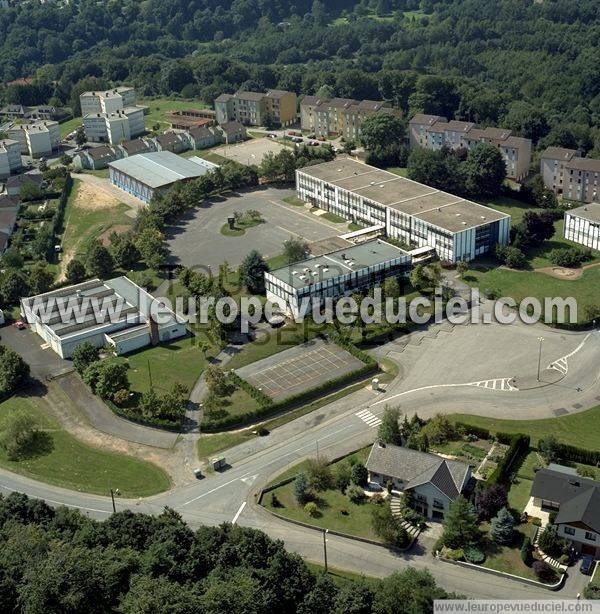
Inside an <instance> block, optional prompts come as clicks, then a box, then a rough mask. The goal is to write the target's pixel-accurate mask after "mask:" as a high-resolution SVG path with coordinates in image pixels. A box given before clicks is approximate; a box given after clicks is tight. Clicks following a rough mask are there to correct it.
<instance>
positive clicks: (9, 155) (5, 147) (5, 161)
mask: <svg viewBox="0 0 600 614" xmlns="http://www.w3.org/2000/svg"><path fill="white" fill-rule="evenodd" d="M22 167H23V164H22V162H21V144H20V143H19V141H13V140H11V139H0V179H6V178H7V177H10V175H12V174H13V173H15V172H17V171H18V170H20V169H21V168H22Z"/></svg>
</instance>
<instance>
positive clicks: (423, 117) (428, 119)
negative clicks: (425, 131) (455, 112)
mask: <svg viewBox="0 0 600 614" xmlns="http://www.w3.org/2000/svg"><path fill="white" fill-rule="evenodd" d="M438 121H442V122H445V123H446V122H448V120H447V119H446V118H445V117H442V116H441V115H427V114H425V113H417V114H416V115H415V116H414V117H413V118H412V119H411V120H410V121H409V122H408V123H409V124H425V125H427V126H432V125H433V124H435V123H436V122H438Z"/></svg>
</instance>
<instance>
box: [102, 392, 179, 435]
mask: <svg viewBox="0 0 600 614" xmlns="http://www.w3.org/2000/svg"><path fill="white" fill-rule="evenodd" d="M102 400H103V401H104V403H106V405H108V406H109V407H110V409H111V410H112V411H113V413H115V414H116V415H117V416H119V418H123V419H124V420H129V421H130V422H135V423H136V424H141V425H143V426H147V427H150V428H156V429H163V430H165V431H180V430H181V427H182V425H183V418H182V419H181V420H179V421H177V422H174V421H173V420H163V419H161V418H155V419H153V420H146V419H145V418H143V417H142V416H140V415H139V414H138V413H136V411H135V409H126V408H123V407H118V406H117V405H115V404H114V403H113V402H112V401H111V400H110V399H102Z"/></svg>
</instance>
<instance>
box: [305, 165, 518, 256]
mask: <svg viewBox="0 0 600 614" xmlns="http://www.w3.org/2000/svg"><path fill="white" fill-rule="evenodd" d="M296 190H297V193H298V197H299V198H300V199H301V200H304V201H307V202H309V203H311V204H312V205H313V206H315V207H319V208H320V209H324V210H325V211H329V212H331V213H334V214H336V215H339V216H341V217H343V218H344V219H347V220H351V221H352V222H354V223H357V224H361V225H363V226H367V227H370V226H381V225H383V227H384V228H385V234H386V236H388V237H391V238H393V239H400V240H401V241H404V242H405V243H407V244H410V245H411V246H413V247H418V248H429V249H431V250H435V251H436V252H437V255H438V256H439V258H440V259H441V260H447V261H449V262H458V261H459V260H466V261H468V260H472V259H473V258H476V257H477V256H480V255H482V254H486V253H489V252H490V251H491V250H492V249H493V247H494V245H496V244H498V243H499V244H502V245H506V244H507V243H508V239H509V234H510V219H511V218H510V216H509V215H506V214H503V213H500V212H498V211H495V210H494V209H491V208H489V207H485V206H483V205H479V204H477V203H474V202H472V201H469V200H465V199H464V198H460V197H458V196H454V195H452V194H448V193H447V192H442V191H440V190H436V189H435V188H432V187H431V186H426V185H423V184H421V183H417V182H416V181H411V180H410V179H406V178H404V177H400V176H398V175H395V174H393V173H390V172H388V171H384V170H381V169H378V168H375V167H373V166H368V165H367V164H363V163H361V162H357V161H355V160H351V159H337V160H334V161H332V162H325V163H323V164H317V165H315V166H308V167H305V168H302V169H299V170H297V171H296Z"/></svg>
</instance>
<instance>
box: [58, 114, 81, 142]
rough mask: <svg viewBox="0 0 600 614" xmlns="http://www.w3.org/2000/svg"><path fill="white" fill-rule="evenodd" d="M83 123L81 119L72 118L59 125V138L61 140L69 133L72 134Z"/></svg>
mask: <svg viewBox="0 0 600 614" xmlns="http://www.w3.org/2000/svg"><path fill="white" fill-rule="evenodd" d="M82 123H83V119H82V118H81V117H74V118H73V119H69V120H67V121H66V122H63V123H62V124H60V126H59V128H60V137H61V138H63V137H64V136H66V135H67V134H69V132H73V130H77V128H79V126H81V124H82Z"/></svg>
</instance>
